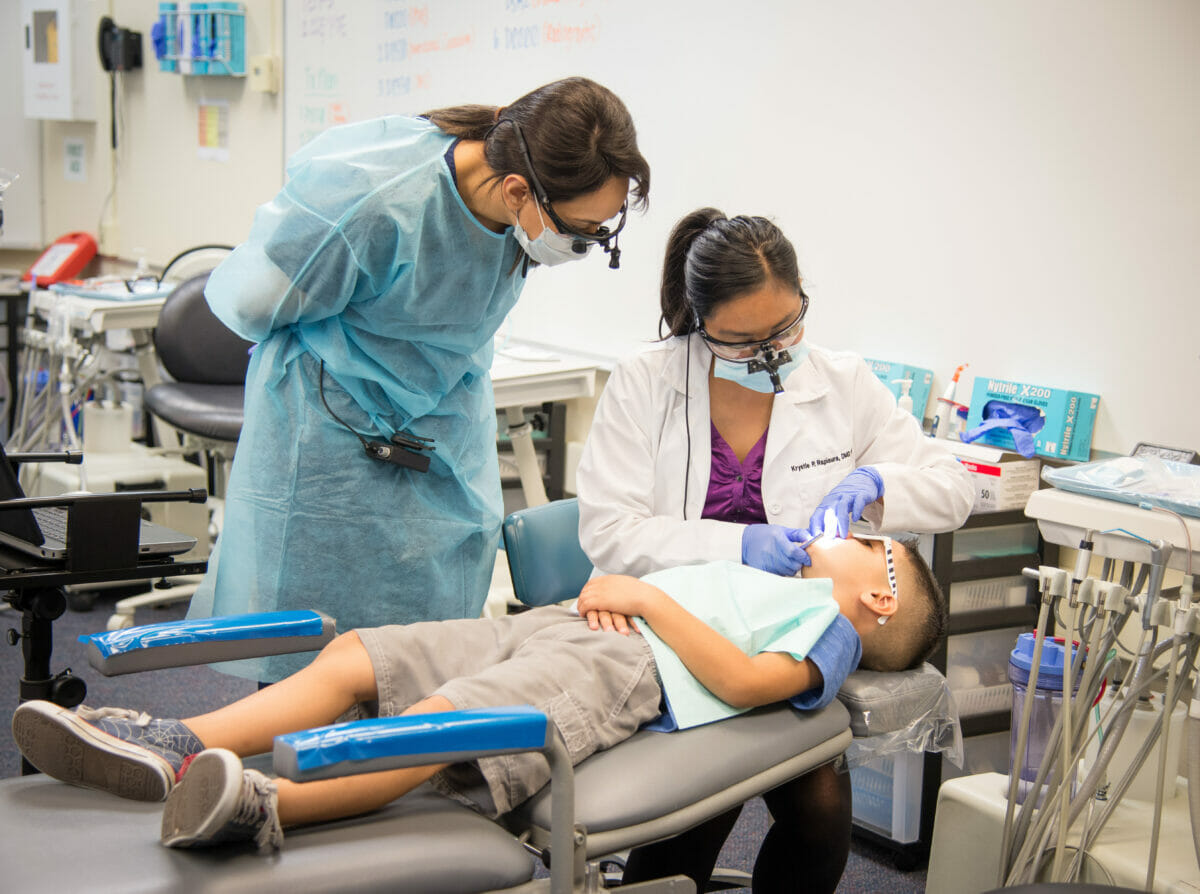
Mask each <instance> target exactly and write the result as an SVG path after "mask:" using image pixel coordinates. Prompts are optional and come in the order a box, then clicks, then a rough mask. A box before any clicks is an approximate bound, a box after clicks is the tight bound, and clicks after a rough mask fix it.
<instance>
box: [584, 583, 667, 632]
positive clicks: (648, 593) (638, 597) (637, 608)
mask: <svg viewBox="0 0 1200 894" xmlns="http://www.w3.org/2000/svg"><path fill="white" fill-rule="evenodd" d="M660 595H662V591H661V590H659V589H658V588H657V587H654V586H651V585H650V584H646V583H642V581H640V580H638V579H637V578H636V577H629V576H627V575H624V574H609V575H605V576H604V577H597V578H593V579H592V580H590V581H588V582H587V584H586V585H585V586H584V588H583V590H582V591H581V592H580V594H579V602H578V603H577V606H576V609H577V610H578V612H579V614H581V615H583V616H585V617H586V618H587V619H588V626H589V627H591V628H592V629H593V630H600V629H602V628H603V629H604V630H616V631H617V632H618V633H623V634H625V635H628V634H629V629H630V628H632V629H633V630H637V625H636V624H634V623H633V622H632V621H630V620H629V618H632V617H633V616H634V615H645V614H646V610H647V606H648V605H650V604H651V603H652V602H653V600H654V599H655V598H657V597H658V596H660ZM606 616H607V617H606Z"/></svg>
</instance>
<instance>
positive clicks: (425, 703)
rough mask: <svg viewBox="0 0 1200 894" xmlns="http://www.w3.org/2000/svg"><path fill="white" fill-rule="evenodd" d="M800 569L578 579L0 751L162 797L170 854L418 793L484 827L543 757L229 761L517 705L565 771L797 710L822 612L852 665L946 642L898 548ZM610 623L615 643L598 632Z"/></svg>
mask: <svg viewBox="0 0 1200 894" xmlns="http://www.w3.org/2000/svg"><path fill="white" fill-rule="evenodd" d="M810 555H811V558H812V565H811V566H810V567H808V568H805V569H804V570H803V575H804V577H803V579H800V578H783V577H777V576H775V575H772V574H768V573H766V572H762V571H758V570H756V569H752V568H748V567H746V566H741V565H733V564H732V563H714V564H710V565H694V566H686V567H683V568H676V569H670V570H668V571H663V572H656V573H655V574H651V575H648V576H647V577H645V578H642V579H640V580H639V579H637V578H632V577H625V576H621V575H612V576H607V577H598V578H595V579H593V580H592V581H589V582H588V584H587V585H586V586H585V587H584V588H583V591H582V592H581V594H580V597H579V600H578V603H577V605H576V606H575V607H573V608H567V607H563V606H547V607H545V608H538V609H533V610H531V611H527V612H523V613H521V614H516V615H511V616H508V617H503V618H494V619H493V618H488V619H472V620H450V621H435V622H426V623H419V624H411V625H405V626H390V627H378V628H371V629H363V630H356V631H351V632H349V633H345V634H342V635H341V636H339V637H337V638H336V639H335V640H333V641H332V642H331V643H329V645H327V646H326V647H325V648H324V649H323V650H322V651H321V652H320V654H319V655H318V656H317V657H316V659H315V660H314V661H313V662H312V664H310V665H309V666H307V667H306V668H304V669H303V670H301V671H300V672H299V673H296V674H294V675H292V676H291V677H288V678H287V679H285V680H282V681H280V682H279V683H276V684H275V685H273V686H270V687H267V688H266V689H264V690H262V691H260V692H256V693H254V694H252V695H250V696H248V697H246V698H244V699H241V700H239V701H237V702H234V703H233V704H231V705H228V706H226V707H224V708H221V709H219V710H216V711H213V712H212V713H209V714H203V715H201V716H198V717H189V718H186V719H184V720H160V719H151V718H150V717H149V716H148V715H145V714H140V715H139V714H138V713H137V712H135V711H129V710H125V709H120V708H101V709H98V710H92V709H88V708H84V707H80V708H79V709H78V711H77V712H72V711H68V710H66V709H64V708H60V707H58V706H57V705H54V704H53V703H51V702H43V701H31V702H26V703H24V704H22V705H20V706H19V707H18V708H17V710H16V711H15V712H14V713H13V736H14V738H15V740H16V742H17V745H18V747H19V748H20V750H21V753H22V754H23V755H24V756H25V757H26V758H27V759H28V760H29V761H30V763H32V764H33V765H34V766H35V767H37V768H38V769H39V770H41V771H42V772H44V773H46V774H48V775H50V776H53V777H54V778H56V779H61V780H63V781H64V782H71V783H74V784H76V785H82V786H87V787H90V788H97V789H102V790H104V791H108V792H112V793H113V794H116V795H120V796H122V797H126V798H134V799H138V800H161V799H163V798H166V799H167V803H166V806H165V809H164V812H163V823H162V842H163V844H165V845H167V846H170V847H197V846H207V845H211V844H217V843H221V842H226V841H251V840H253V841H255V842H256V843H257V844H258V845H259V847H260V849H269V848H271V847H278V846H279V845H280V843H281V841H282V837H283V834H282V832H281V826H293V825H300V824H305V823H312V822H316V821H321V820H333V819H338V818H342V817H347V816H353V815H355V814H360V813H365V812H367V811H370V810H374V809H377V808H380V807H382V806H384V805H385V804H387V803H388V802H390V801H392V800H394V799H395V798H397V797H399V796H400V795H402V794H405V793H406V792H408V791H411V790H412V789H413V788H415V787H416V786H418V785H420V784H421V783H423V782H425V781H432V783H433V784H434V785H435V787H437V788H438V789H439V790H441V791H443V792H446V793H449V794H453V795H455V796H456V797H459V798H460V799H466V800H467V801H468V802H469V803H471V804H473V805H474V806H475V807H476V808H477V809H478V810H480V811H481V812H483V813H486V814H489V815H492V816H496V815H499V814H502V813H505V812H507V811H508V810H510V809H512V808H513V807H515V806H516V805H518V804H520V803H521V802H522V801H524V800H525V799H526V798H528V797H530V796H531V795H533V794H534V793H535V792H536V791H537V790H538V789H539V788H541V787H542V786H543V785H544V784H545V783H546V782H547V781H548V779H549V769H548V765H547V764H546V761H545V758H544V757H543V756H542V755H540V754H514V755H503V756H499V757H487V758H482V759H479V760H476V761H470V762H460V763H455V764H438V765H431V766H421V767H411V768H404V769H397V770H386V771H381V772H374V773H366V774H362V775H357V776H346V777H339V778H336V779H327V780H321V781H316V782H303V783H297V782H291V781H289V780H286V779H269V778H268V777H266V776H264V775H263V774H261V773H259V772H257V771H255V770H251V769H243V768H242V765H241V761H240V760H239V756H246V755H252V754H260V753H264V752H268V751H270V750H271V748H272V741H273V739H274V737H275V736H277V735H281V734H283V733H289V732H295V731H297V730H303V729H310V728H312V727H316V726H321V725H324V724H329V723H332V722H334V721H336V720H338V719H344V718H346V717H347V716H351V717H352V716H355V715H357V716H369V715H370V714H377V715H379V716H393V715H398V714H420V713H430V712H438V711H452V710H456V709H466V708H482V707H499V706H505V705H517V704H528V705H533V706H534V707H536V708H538V709H540V710H542V711H544V712H545V713H546V714H547V715H548V716H549V717H550V718H551V719H552V720H553V721H554V723H555V724H556V725H557V727H558V729H559V731H560V732H561V733H562V735H563V738H564V740H565V741H566V745H567V749H568V751H569V752H570V754H571V759H572V761H573V762H574V763H578V762H579V761H581V760H583V759H584V758H586V757H587V756H588V755H590V754H592V753H594V752H596V751H599V750H602V749H605V748H609V747H611V746H613V745H615V744H617V743H618V742H621V741H622V740H624V739H626V738H628V737H629V736H631V735H632V734H633V733H634V732H635V731H636V730H637V729H638V728H639V727H641V726H643V725H645V724H646V723H648V722H650V721H652V720H655V719H656V718H658V717H659V716H660V715H661V714H662V712H663V703H664V699H665V702H666V704H667V707H668V709H669V711H671V712H672V713H675V712H676V709H678V711H679V712H683V713H686V714H687V715H688V717H686V718H685V717H682V716H676V717H673V718H672V719H674V720H675V721H676V722H677V723H678V725H680V726H688V725H695V724H696V723H701V722H706V721H708V720H712V719H719V717H721V716H728V715H729V714H731V713H737V712H739V711H744V710H748V709H750V708H753V707H756V706H758V705H765V704H770V703H772V702H778V701H783V700H787V699H792V700H793V703H794V704H796V705H797V706H799V707H803V706H804V705H805V704H806V702H805V701H804V700H803V699H802V698H798V697H800V696H802V695H803V694H804V693H811V691H812V690H820V689H821V688H822V686H823V680H822V677H821V673H820V671H819V670H818V668H817V665H816V664H814V663H813V661H812V660H811V659H808V658H805V650H806V649H807V647H808V646H809V645H811V644H812V643H813V642H815V641H816V639H817V638H818V637H819V636H820V634H821V633H822V632H823V630H824V629H825V627H826V626H828V625H829V624H830V623H831V622H832V621H833V620H834V618H835V617H836V615H837V614H838V613H839V612H840V614H841V615H842V616H843V617H844V619H845V621H844V622H841V623H845V622H848V623H849V625H850V626H852V627H853V630H854V632H855V633H856V634H857V640H858V641H860V642H861V666H862V667H865V668H871V669H875V670H900V669H904V668H908V667H913V666H915V665H917V664H919V663H920V662H921V661H922V660H924V658H925V657H926V656H927V655H928V654H929V653H930V651H932V649H933V648H934V646H935V645H936V644H937V642H938V640H939V639H940V638H941V637H942V636H944V634H945V626H946V607H945V602H944V599H943V597H942V594H941V593H940V592H939V590H938V588H937V585H936V583H935V582H934V580H933V577H932V575H931V574H930V572H929V568H928V566H927V565H926V564H925V562H924V561H923V560H922V559H921V558H920V556H918V555H917V554H916V552H915V551H914V550H912V549H910V548H909V547H907V546H904V545H902V544H899V543H896V544H893V543H892V541H891V540H890V539H889V538H863V537H860V538H857V539H848V540H835V541H832V542H831V543H823V544H818V545H817V546H815V547H814V548H813V549H812V550H811V551H810ZM780 588H783V589H782V591H781V590H780ZM694 604H696V605H698V607H694ZM689 609H692V610H689ZM693 611H695V612H697V613H693ZM601 613H602V616H603V618H604V625H603V627H604V629H601V624H600V622H598V621H597V620H596V619H597V617H598V616H600V615H601ZM698 615H699V616H698ZM610 616H612V617H616V618H617V620H618V624H617V625H616V626H617V627H619V628H620V630H618V631H616V632H612V631H611V630H610V629H609V628H611V626H612V625H610V624H609V623H608V621H609V618H610ZM624 618H629V619H635V620H632V621H631V623H629V624H628V625H627V624H626V623H625V622H624ZM702 618H703V620H702ZM647 628H648V630H647ZM721 630H725V631H727V635H723V634H722V633H721V632H719V631H721ZM622 633H624V635H622ZM854 639H855V637H853V636H850V637H849V640H851V641H853V640H854ZM854 646H855V648H857V646H858V642H855V643H854ZM684 668H686V670H684ZM689 672H690V673H689ZM689 686H691V687H692V689H694V690H695V691H691V692H689V690H688V687H689ZM714 696H715V698H714ZM704 699H708V701H709V702H710V703H711V704H709V705H705V704H704V703H703V702H704ZM812 703H813V702H812V701H811V700H809V701H808V702H807V704H809V705H811V704H812Z"/></svg>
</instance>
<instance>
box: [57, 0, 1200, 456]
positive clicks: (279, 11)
mask: <svg viewBox="0 0 1200 894" xmlns="http://www.w3.org/2000/svg"><path fill="white" fill-rule="evenodd" d="M92 5H93V6H94V7H95V10H96V11H95V15H96V17H97V18H98V17H99V15H100V14H102V13H103V12H107V13H108V14H110V15H112V16H113V17H114V18H115V19H116V20H117V22H118V23H119V24H122V25H125V26H127V27H134V28H138V29H140V30H142V31H143V32H145V33H146V35H147V37H148V35H149V30H150V26H151V23H152V20H153V18H154V15H155V10H156V4H155V3H154V2H153V0H109V2H103V3H94V4H92ZM284 5H285V4H284V2H283V0H251V2H249V3H248V9H249V16H248V26H247V27H248V38H247V42H248V52H249V53H251V54H253V53H260V52H270V51H271V50H272V49H274V50H275V52H281V53H283V56H284V64H285V67H288V70H289V71H290V72H292V73H294V72H295V71H296V69H295V68H294V67H293V66H295V65H296V64H297V63H298V62H304V61H306V60H307V59H311V56H308V55H307V53H308V51H307V50H304V51H303V52H301V51H295V50H296V48H294V47H293V48H288V47H284V46H282V43H283V37H282V35H283V32H284V24H283V13H284ZM340 5H341V4H339V3H333V4H326V3H323V4H312V3H304V2H291V0H289V2H288V3H287V4H286V6H287V12H288V14H289V15H296V14H298V12H303V11H305V10H307V11H308V12H310V13H311V12H313V11H314V10H315V11H318V12H319V11H320V10H321V9H324V8H326V7H330V8H333V7H337V6H340ZM354 6H355V7H357V6H358V4H357V3H355V4H354ZM411 6H414V7H423V8H424V9H426V10H427V13H428V17H429V19H428V20H429V21H433V22H443V23H445V24H444V25H438V26H437V28H440V29H441V31H439V32H438V33H446V34H449V33H453V32H454V31H456V30H461V28H460V26H461V25H463V24H464V23H465V24H469V23H470V16H477V15H484V13H480V12H479V11H480V10H484V11H485V13H486V16H487V17H489V19H494V20H497V21H499V20H500V17H502V16H508V17H510V18H509V20H510V21H511V22H513V23H514V24H516V25H519V26H522V27H526V26H531V25H532V26H537V27H538V28H542V27H544V26H545V25H546V24H547V23H549V24H553V23H554V22H556V21H567V20H568V19H570V20H572V21H578V22H585V23H590V24H591V25H594V26H595V27H594V29H593V31H592V32H591V33H592V35H593V38H594V39H593V40H592V41H591V42H590V43H581V44H579V45H575V46H567V47H564V46H561V45H556V46H554V47H550V46H548V45H543V46H542V47H540V48H538V49H537V50H535V51H533V52H531V53H525V54H522V53H518V52H513V53H509V54H507V55H505V54H498V55H494V56H492V57H490V58H489V59H487V60H486V64H478V65H477V64H469V65H464V64H461V63H460V61H459V60H458V59H457V58H456V57H455V56H454V55H453V54H451V53H445V54H442V55H441V56H426V57H423V58H421V59H420V60H419V61H420V64H421V66H423V67H422V69H421V71H424V72H425V73H426V74H434V75H437V76H438V77H436V78H427V79H426V80H425V81H424V83H425V84H426V85H427V86H429V87H430V88H431V90H432V88H435V87H436V88H445V89H446V90H447V91H448V92H447V93H441V94H437V95H436V96H435V93H434V92H426V93H424V94H421V93H414V94H413V95H412V96H411V97H410V98H409V99H408V100H406V101H400V100H391V101H388V103H387V108H385V109H384V110H385V111H397V112H415V111H421V110H423V109H425V108H428V107H429V106H430V105H433V104H435V103H434V102H433V101H432V100H433V99H435V98H436V99H437V100H438V101H439V102H440V101H442V100H443V98H450V99H452V101H476V102H497V103H503V102H506V101H508V100H511V99H512V98H514V97H515V95H516V94H517V93H518V92H519V91H523V90H524V89H528V88H531V87H533V86H536V84H538V83H542V82H544V80H548V79H550V78H551V77H557V76H560V75H562V74H567V73H580V74H587V75H590V76H593V77H596V78H597V79H598V80H601V81H602V82H604V83H606V84H608V85H609V86H610V87H612V88H613V89H614V90H615V91H616V92H617V93H619V94H620V95H621V96H622V97H623V98H624V99H625V101H626V102H627V104H628V105H629V106H630V109H631V110H632V112H633V114H634V116H635V119H636V121H637V123H638V128H639V135H640V141H641V144H642V148H643V150H644V152H645V153H646V155H647V157H648V158H649V159H650V161H651V164H652V165H653V168H654V175H653V188H652V196H651V205H650V211H649V213H648V214H647V215H645V216H644V217H640V218H636V219H634V220H632V221H631V223H630V226H629V228H628V234H627V235H626V236H623V238H622V248H623V249H624V256H623V258H622V265H621V270H620V271H618V272H612V271H609V270H607V269H606V268H605V266H604V263H603V261H602V260H601V259H599V258H595V259H589V261H588V262H586V263H584V264H579V265H570V266H569V267H568V268H566V269H564V268H559V269H556V270H553V271H549V270H539V271H537V272H536V273H535V275H534V276H533V277H532V278H531V280H530V284H529V287H528V288H527V290H526V293H525V297H524V298H523V299H522V301H521V303H520V305H519V306H518V308H517V310H516V311H515V312H514V315H513V319H512V321H511V322H512V331H513V333H514V334H515V335H518V336H521V337H526V338H532V339H539V340H544V341H551V342H559V343H563V344H566V345H569V346H573V347H578V348H585V349H589V350H593V351H599V352H604V353H612V354H622V353H626V352H628V351H630V350H633V349H636V347H637V345H638V344H639V343H642V342H644V341H646V340H648V339H650V338H653V337H654V335H655V333H656V322H657V308H656V303H657V278H658V270H659V264H660V262H661V255H662V249H663V245H664V242H665V238H666V234H667V232H668V231H669V229H670V227H671V225H672V224H673V223H674V221H675V220H676V219H678V217H679V216H680V215H682V214H683V213H685V212H687V211H689V210H691V209H693V208H695V207H697V206H699V205H703V204H714V205H717V206H718V207H721V208H723V209H725V210H727V211H728V212H730V213H738V212H746V213H759V214H767V215H770V216H773V217H775V218H776V219H777V220H778V222H779V223H780V224H781V225H782V226H783V228H784V230H785V231H786V232H787V233H788V235H789V236H790V237H791V239H792V241H793V242H794V243H795V244H796V247H797V250H798V251H799V254H800V258H801V265H802V270H803V271H804V274H805V276H806V284H807V287H808V288H809V291H810V294H811V295H812V297H813V299H814V302H813V308H812V311H811V317H810V320H811V322H810V329H809V336H810V337H811V338H812V339H813V340H814V341H816V342H818V343H822V344H826V345H830V346H836V347H844V348H849V349H853V350H857V351H860V352H862V353H863V354H866V355H868V356H874V357H878V358H882V359H890V360H902V361H905V362H909V363H914V364H917V365H921V366H927V367H929V368H932V369H933V370H934V371H935V373H936V376H937V378H936V380H935V393H936V392H937V391H940V390H941V387H942V386H943V385H944V383H945V382H946V379H947V376H948V374H949V372H950V371H951V370H952V369H953V367H954V366H955V365H956V364H958V363H960V362H963V361H969V362H970V363H971V369H970V370H969V372H972V371H977V372H979V373H981V374H984V375H989V376H992V377H1001V378H1010V379H1016V380H1021V381H1028V382H1034V383H1038V384H1045V385H1051V386H1059V387H1074V388H1079V389H1083V390H1091V391H1095V392H1098V393H1100V394H1101V395H1102V398H1103V399H1102V402H1101V412H1100V416H1099V420H1098V423H1097V432H1096V439H1095V444H1094V446H1097V447H1099V448H1101V449H1105V450H1112V451H1120V452H1125V451H1127V450H1129V449H1130V448H1131V447H1132V446H1133V444H1134V442H1135V441H1137V440H1139V439H1147V440H1157V441H1160V442H1165V443H1170V444H1178V445H1186V446H1192V447H1197V446H1200V414H1197V413H1196V412H1195V406H1196V399H1195V397H1194V396H1193V394H1194V392H1193V389H1194V387H1195V383H1196V381H1197V372H1200V364H1198V361H1200V348H1198V347H1197V346H1196V343H1195V333H1196V332H1198V331H1200V309H1198V305H1200V302H1197V301H1196V298H1197V295H1196V289H1197V287H1196V283H1198V282H1200V252H1198V251H1197V250H1196V246H1197V245H1198V244H1200V161H1198V159H1200V3H1197V2H1195V0H1145V2H1132V0H1049V2H1047V0H972V2H961V0H908V2H905V3H894V2H887V0H846V2H840V3H827V2H820V0H794V2H787V0H759V2H755V3H747V4H729V3H718V2H715V0H693V2H681V0H678V2H670V0H660V2H652V3H648V2H645V0H572V2H571V3H569V4H567V3H562V4H559V3H547V2H532V0H531V2H529V3H522V2H516V0H514V2H507V0H505V2H501V0H488V2H484V0H429V2H426V3H422V4H412V5H411ZM347 8H349V7H347ZM468 14H469V15H468ZM439 17H440V18H439ZM289 27H290V26H289ZM429 29H434V25H428V26H427V30H429ZM434 30H436V29H434ZM542 33H543V34H544V32H542ZM475 34H476V38H477V45H480V44H486V42H487V39H488V38H490V37H491V32H481V31H477V32H475ZM435 36H437V35H435ZM368 47H371V45H370V44H368ZM319 52H321V53H324V54H325V58H326V60H327V61H328V64H329V65H331V66H340V67H341V68H342V69H343V70H344V71H345V72H346V74H345V77H346V78H347V83H348V84H350V85H355V84H358V83H359V82H360V81H359V80H357V79H361V83H362V84H363V85H364V90H367V91H368V92H369V89H370V83H371V82H370V81H369V79H370V78H372V77H373V76H374V73H375V72H376V71H377V68H378V64H377V62H376V59H375V58H374V57H371V56H367V55H364V54H362V53H360V52H350V51H348V50H346V49H345V48H344V47H342V48H339V46H338V45H337V44H336V42H332V43H330V42H326V43H325V44H324V45H323V46H322V47H321V48H320V50H319ZM149 54H150V53H149V46H148V45H147V55H149ZM408 64H409V65H410V67H411V66H412V65H415V64H416V63H415V62H414V61H413V60H409V63H408ZM97 90H99V91H101V93H102V99H101V100H100V103H99V108H100V109H101V110H102V111H101V119H102V120H101V122H100V123H97V124H95V125H83V124H52V123H45V124H43V125H42V129H41V134H42V140H43V144H44V147H45V149H44V155H43V165H42V168H43V173H44V176H45V180H46V182H45V186H44V195H45V236H46V238H47V239H49V238H52V237H53V236H54V235H56V234H57V233H59V232H62V231H66V230H72V229H89V230H93V231H95V230H96V229H97V223H98V220H99V218H100V212H101V208H102V205H103V202H104V197H105V195H106V194H107V192H108V189H109V187H110V185H111V178H110V177H109V175H108V168H109V163H110V156H109V153H108V151H107V149H106V140H107V112H106V110H107V107H108V103H107V92H106V84H105V83H104V82H103V81H102V80H101V79H100V78H99V77H98V83H97ZM126 95H127V102H126V106H125V125H126V127H125V139H124V148H123V149H122V152H121V154H120V164H119V168H118V177H117V181H116V184H117V185H116V190H115V193H114V197H115V204H114V206H113V209H114V210H113V211H112V212H111V215H110V216H112V217H113V220H112V222H111V224H112V225H111V226H108V227H106V232H105V236H106V239H105V243H106V247H107V249H108V250H109V251H110V252H111V253H113V254H119V255H121V256H124V257H133V256H134V252H135V249H137V248H141V249H145V251H146V253H147V256H148V258H149V259H150V260H151V261H152V262H157V263H162V262H163V261H165V260H166V259H167V258H168V257H170V256H171V255H172V254H174V253H175V252H177V251H178V250H180V249H182V248H185V247H187V246H189V245H192V244H196V243H198V242H207V241H214V240H215V241H237V240H240V239H242V238H244V236H245V234H246V232H247V230H248V228H249V225H250V220H251V217H252V214H253V209H254V207H255V206H256V205H257V204H259V203H261V202H262V201H265V200H266V199H267V198H268V197H269V196H270V195H271V194H272V193H273V192H274V191H275V190H276V189H277V188H278V186H279V184H280V183H281V181H282V170H283V168H282V156H283V154H284V150H283V145H284V142H283V141H284V130H285V122H284V116H283V111H282V110H283V107H284V105H285V98H281V97H272V96H267V95H264V94H257V93H252V92H250V91H249V90H247V89H246V86H245V84H244V83H243V82H241V81H238V82H229V81H223V80H222V79H215V78H209V79H199V78H181V77H180V76H178V75H171V74H164V73H160V72H158V71H157V70H156V69H155V68H154V66H153V64H152V63H151V66H150V67H149V68H148V69H147V70H146V71H144V72H141V73H138V74H133V75H129V76H127V78H126ZM201 98H215V99H225V100H227V101H228V102H229V103H230V105H229V108H230V160H229V161H228V162H227V163H222V162H215V161H203V160H200V159H197V158H196V150H195V135H194V131H195V126H196V114H197V112H196V109H197V104H198V102H199V101H200V100H201ZM378 111H379V110H378V109H376V110H373V111H372V113H373V114H375V113H378ZM351 117H353V116H351ZM66 136H81V137H82V138H84V139H85V140H86V141H87V146H88V150H89V153H90V158H89V172H90V174H89V176H90V179H89V182H88V183H86V184H73V183H68V182H66V181H64V180H63V179H62V177H61V170H62V157H61V156H62V143H63V138H64V137H66Z"/></svg>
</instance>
